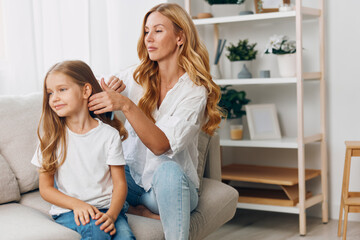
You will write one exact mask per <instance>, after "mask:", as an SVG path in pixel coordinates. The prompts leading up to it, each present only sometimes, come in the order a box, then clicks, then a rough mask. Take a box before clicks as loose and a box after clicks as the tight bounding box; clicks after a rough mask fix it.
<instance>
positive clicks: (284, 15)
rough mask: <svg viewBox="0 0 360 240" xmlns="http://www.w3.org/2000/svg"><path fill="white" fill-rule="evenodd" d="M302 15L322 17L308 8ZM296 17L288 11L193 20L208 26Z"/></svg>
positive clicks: (196, 23)
mask: <svg viewBox="0 0 360 240" xmlns="http://www.w3.org/2000/svg"><path fill="white" fill-rule="evenodd" d="M302 13H303V16H305V17H306V18H308V17H309V18H311V17H319V16H320V15H321V11H320V10H319V9H316V8H308V7H303V8H302ZM295 17H296V11H288V12H272V13H260V14H249V15H238V16H226V17H214V18H204V19H193V21H194V24H195V25H207V24H218V23H232V22H246V21H258V20H270V19H282V18H295Z"/></svg>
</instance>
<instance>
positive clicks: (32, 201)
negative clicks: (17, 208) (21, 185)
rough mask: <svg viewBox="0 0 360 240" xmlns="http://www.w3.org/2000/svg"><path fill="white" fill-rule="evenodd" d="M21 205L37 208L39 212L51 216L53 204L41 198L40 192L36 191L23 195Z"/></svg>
mask: <svg viewBox="0 0 360 240" xmlns="http://www.w3.org/2000/svg"><path fill="white" fill-rule="evenodd" d="M19 203H20V204H21V205H24V206H27V207H31V208H35V209H36V210H39V211H40V212H42V213H45V214H47V215H49V216H50V214H49V211H50V208H51V203H49V202H47V201H45V200H44V199H43V198H42V197H41V195H40V192H39V190H34V191H31V192H27V193H25V194H22V195H21V200H20V202H19Z"/></svg>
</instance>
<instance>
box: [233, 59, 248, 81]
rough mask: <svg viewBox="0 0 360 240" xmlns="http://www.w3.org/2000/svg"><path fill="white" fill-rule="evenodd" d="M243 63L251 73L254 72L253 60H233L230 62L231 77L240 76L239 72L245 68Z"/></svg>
mask: <svg viewBox="0 0 360 240" xmlns="http://www.w3.org/2000/svg"><path fill="white" fill-rule="evenodd" d="M243 65H246V68H247V69H248V71H249V72H250V73H251V72H252V68H251V67H252V61H233V62H230V67H231V78H234V79H236V78H238V75H239V72H240V71H241V69H242V68H243Z"/></svg>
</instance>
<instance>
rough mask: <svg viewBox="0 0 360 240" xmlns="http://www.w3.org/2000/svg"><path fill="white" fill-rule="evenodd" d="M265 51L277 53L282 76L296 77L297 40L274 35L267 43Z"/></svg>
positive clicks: (266, 52)
mask: <svg viewBox="0 0 360 240" xmlns="http://www.w3.org/2000/svg"><path fill="white" fill-rule="evenodd" d="M264 53H265V54H271V53H272V54H275V55H277V59H278V65H279V73H280V76H282V77H294V76H295V75H296V54H295V53H296V42H295V41H290V40H289V38H288V37H287V36H283V35H281V36H278V35H274V36H272V37H271V38H270V40H269V43H268V44H267V45H266V49H265V52H264Z"/></svg>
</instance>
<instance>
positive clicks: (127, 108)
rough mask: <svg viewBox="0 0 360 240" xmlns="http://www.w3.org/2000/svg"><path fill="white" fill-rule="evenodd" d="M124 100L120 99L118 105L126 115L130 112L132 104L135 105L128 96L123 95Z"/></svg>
mask: <svg viewBox="0 0 360 240" xmlns="http://www.w3.org/2000/svg"><path fill="white" fill-rule="evenodd" d="M122 97H123V98H124V101H122V103H121V104H122V106H120V108H121V111H122V112H123V113H124V114H125V115H126V114H127V113H130V112H131V109H132V108H133V106H134V105H135V104H134V103H133V102H132V101H131V100H130V99H129V98H127V97H124V96H122Z"/></svg>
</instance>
